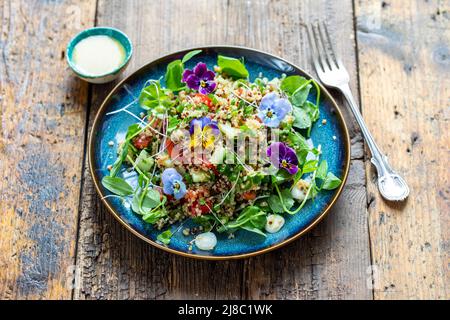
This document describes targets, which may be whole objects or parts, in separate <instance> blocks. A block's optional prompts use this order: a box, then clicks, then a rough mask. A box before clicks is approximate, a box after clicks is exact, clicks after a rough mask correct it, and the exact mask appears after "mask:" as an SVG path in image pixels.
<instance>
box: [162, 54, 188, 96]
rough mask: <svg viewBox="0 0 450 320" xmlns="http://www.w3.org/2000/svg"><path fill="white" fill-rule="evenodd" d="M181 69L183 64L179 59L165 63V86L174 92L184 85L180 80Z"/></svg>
mask: <svg viewBox="0 0 450 320" xmlns="http://www.w3.org/2000/svg"><path fill="white" fill-rule="evenodd" d="M183 70H184V66H183V63H182V62H181V60H175V61H172V62H171V63H169V64H168V65H167V71H166V75H165V76H164V80H165V81H166V87H167V88H169V89H170V90H172V91H174V92H176V91H180V90H181V89H183V88H184V87H185V85H184V83H183V82H181V79H182V76H183Z"/></svg>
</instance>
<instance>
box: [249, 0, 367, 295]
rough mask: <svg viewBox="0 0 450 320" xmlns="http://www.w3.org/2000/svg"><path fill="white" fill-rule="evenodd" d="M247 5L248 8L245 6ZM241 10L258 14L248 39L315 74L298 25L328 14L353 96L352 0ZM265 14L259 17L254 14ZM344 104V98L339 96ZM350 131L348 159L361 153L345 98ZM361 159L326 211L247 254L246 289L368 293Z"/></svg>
mask: <svg viewBox="0 0 450 320" xmlns="http://www.w3.org/2000/svg"><path fill="white" fill-rule="evenodd" d="M250 12H251V13H250ZM245 14H251V15H252V16H254V17H255V18H254V19H253V23H252V24H251V25H250V27H249V30H248V38H247V39H246V41H247V43H248V42H250V43H251V45H253V46H257V47H258V46H261V45H262V46H261V48H262V49H265V50H268V51H271V52H275V53H277V54H279V55H281V56H283V57H285V58H287V59H289V60H290V61H294V62H296V63H298V64H299V65H301V66H305V68H306V69H307V70H309V71H310V72H311V74H314V72H313V70H314V69H313V67H312V65H311V64H310V61H309V60H310V59H309V46H308V42H307V38H306V33H305V30H304V29H303V27H302V25H303V24H306V23H311V22H316V21H318V20H319V19H321V20H325V21H326V22H327V23H328V25H329V27H330V32H331V34H332V38H333V42H334V43H335V45H336V46H337V48H338V51H339V52H340V54H341V56H342V58H343V60H344V63H345V65H346V67H347V69H348V70H349V72H350V74H351V79H352V82H351V86H352V89H353V92H354V93H355V95H356V98H357V97H358V96H357V94H358V84H357V71H356V58H355V41H354V29H353V10H352V3H351V1H281V2H273V3H272V2H270V3H269V6H268V8H267V7H266V3H264V2H259V3H258V5H253V6H251V8H247V11H245ZM259 20H262V21H267V23H266V24H262V25H261V24H260V22H256V21H259ZM338 101H339V104H340V105H341V106H343V104H342V100H340V99H338ZM342 110H343V111H344V113H345V116H346V120H347V123H348V124H349V128H350V134H351V138H352V159H361V158H362V156H363V154H362V151H363V148H362V141H361V135H360V133H359V130H358V127H357V126H356V124H355V122H354V120H353V117H352V116H351V115H350V114H349V112H348V111H347V108H346V107H345V106H343V108H342ZM368 243H369V239H368V231H367V207H366V190H365V177H364V173H363V161H361V160H353V161H352V166H351V170H350V174H349V181H348V183H347V185H346V187H345V189H344V192H343V194H342V195H341V198H340V199H339V201H338V202H337V203H336V206H335V207H334V208H333V210H332V211H331V212H330V214H329V216H328V217H327V218H326V219H325V220H324V221H323V222H321V223H320V224H319V225H318V226H317V227H316V228H315V229H314V230H313V231H311V232H310V233H309V234H307V235H306V236H305V237H303V238H302V239H300V240H299V241H296V242H295V243H293V244H291V245H289V246H288V247H287V248H285V249H281V250H278V251H276V252H273V253H270V254H267V255H264V256H261V257H256V258H253V259H250V260H249V261H247V262H246V277H245V279H246V283H245V288H246V296H247V297H248V298H255V299H263V298H269V299H270V298H272V299H371V298H372V291H371V289H370V288H369V287H368V286H367V278H368V276H369V275H368V274H367V270H368V268H369V266H370V252H369V248H368Z"/></svg>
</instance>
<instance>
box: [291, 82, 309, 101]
mask: <svg viewBox="0 0 450 320" xmlns="http://www.w3.org/2000/svg"><path fill="white" fill-rule="evenodd" d="M311 88H312V85H310V84H307V85H305V86H303V87H299V88H298V89H297V90H296V91H294V93H293V94H292V96H291V100H292V103H293V104H294V105H295V106H297V107H301V106H303V105H304V103H305V102H306V99H308V95H309V91H310V90H311Z"/></svg>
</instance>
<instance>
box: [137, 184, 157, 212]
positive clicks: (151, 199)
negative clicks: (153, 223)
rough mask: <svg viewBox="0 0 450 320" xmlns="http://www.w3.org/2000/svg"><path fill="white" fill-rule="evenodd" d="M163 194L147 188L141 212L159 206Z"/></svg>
mask: <svg viewBox="0 0 450 320" xmlns="http://www.w3.org/2000/svg"><path fill="white" fill-rule="evenodd" d="M160 199H161V195H160V193H159V192H158V191H156V190H155V189H149V190H147V193H146V194H145V196H144V199H143V200H142V205H141V212H143V213H147V212H148V211H149V210H151V209H153V208H155V207H157V206H158V205H159V204H160V203H161V200H160Z"/></svg>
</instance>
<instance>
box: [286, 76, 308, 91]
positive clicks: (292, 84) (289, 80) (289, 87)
mask: <svg viewBox="0 0 450 320" xmlns="http://www.w3.org/2000/svg"><path fill="white" fill-rule="evenodd" d="M307 82H308V80H307V79H305V78H304V77H301V76H288V77H286V78H284V79H283V80H282V81H281V84H280V88H281V90H283V91H284V92H286V93H287V94H288V95H292V94H293V93H294V92H295V91H296V90H297V89H298V88H300V87H302V86H304V85H306V83H307Z"/></svg>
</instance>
